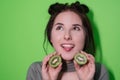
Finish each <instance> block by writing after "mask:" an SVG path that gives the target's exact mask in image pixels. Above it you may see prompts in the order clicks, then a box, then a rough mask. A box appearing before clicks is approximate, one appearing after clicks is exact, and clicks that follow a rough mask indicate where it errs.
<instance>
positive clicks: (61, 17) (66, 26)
mask: <svg viewBox="0 0 120 80" xmlns="http://www.w3.org/2000/svg"><path fill="white" fill-rule="evenodd" d="M51 42H52V44H53V47H54V48H55V50H56V52H57V53H58V54H61V57H62V58H63V59H64V60H66V61H70V60H72V59H73V57H74V55H75V54H76V53H77V52H79V51H81V50H83V48H84V44H85V32H84V28H83V24H82V21H81V18H80V17H79V16H78V15H77V14H76V13H75V12H72V11H65V12H62V13H60V14H58V15H57V17H56V18H55V21H54V24H53V28H52V31H51Z"/></svg>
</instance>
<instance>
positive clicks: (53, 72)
mask: <svg viewBox="0 0 120 80" xmlns="http://www.w3.org/2000/svg"><path fill="white" fill-rule="evenodd" d="M54 55H55V54H50V55H48V56H46V57H45V58H44V60H43V63H42V78H43V80H57V78H58V75H59V73H60V71H61V69H62V63H61V64H60V65H59V66H58V67H57V68H52V67H50V66H49V65H48V61H49V60H50V58H51V57H52V56H54Z"/></svg>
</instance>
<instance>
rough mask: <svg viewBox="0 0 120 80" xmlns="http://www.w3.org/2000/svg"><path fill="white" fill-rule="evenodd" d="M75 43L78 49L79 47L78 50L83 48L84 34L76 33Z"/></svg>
mask: <svg viewBox="0 0 120 80" xmlns="http://www.w3.org/2000/svg"><path fill="white" fill-rule="evenodd" d="M78 36H79V37H78ZM75 44H76V46H77V48H78V49H80V50H81V49H83V48H84V45H85V35H84V34H80V35H77V36H76V37H75Z"/></svg>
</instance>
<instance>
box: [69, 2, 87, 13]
mask: <svg viewBox="0 0 120 80" xmlns="http://www.w3.org/2000/svg"><path fill="white" fill-rule="evenodd" d="M71 6H72V7H74V8H76V9H77V10H78V11H79V12H80V13H88V12H89V8H88V7H87V6H86V5H85V4H80V2H78V1H76V2H75V3H72V4H71Z"/></svg>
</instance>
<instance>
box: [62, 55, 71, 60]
mask: <svg viewBox="0 0 120 80" xmlns="http://www.w3.org/2000/svg"><path fill="white" fill-rule="evenodd" d="M62 58H63V60H65V61H72V60H73V57H70V56H63V57H62Z"/></svg>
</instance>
